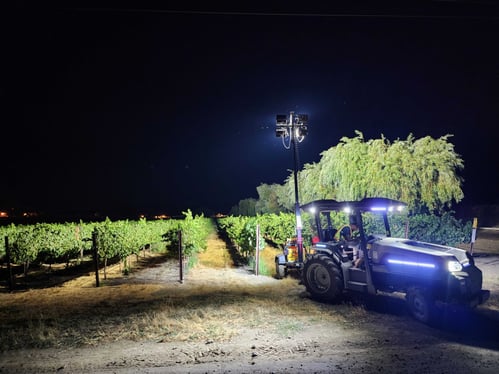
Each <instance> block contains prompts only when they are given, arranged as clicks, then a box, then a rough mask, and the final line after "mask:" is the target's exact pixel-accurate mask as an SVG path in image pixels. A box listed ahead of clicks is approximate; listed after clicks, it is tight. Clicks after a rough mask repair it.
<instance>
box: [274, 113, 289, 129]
mask: <svg viewBox="0 0 499 374" xmlns="http://www.w3.org/2000/svg"><path fill="white" fill-rule="evenodd" d="M287 123H288V116H287V115H285V114H278V115H277V116H276V124H277V126H279V125H286V124H287Z"/></svg>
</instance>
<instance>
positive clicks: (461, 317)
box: [0, 238, 499, 374]
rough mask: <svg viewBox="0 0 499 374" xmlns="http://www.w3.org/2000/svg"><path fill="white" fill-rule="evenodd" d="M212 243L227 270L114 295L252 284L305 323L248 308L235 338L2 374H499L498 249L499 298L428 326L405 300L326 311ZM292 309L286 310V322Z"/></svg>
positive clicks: (164, 344)
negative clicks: (275, 294) (283, 300)
mask: <svg viewBox="0 0 499 374" xmlns="http://www.w3.org/2000/svg"><path fill="white" fill-rule="evenodd" d="M495 243H497V241H496V242H495ZM209 245H210V246H211V247H212V248H216V250H217V251H220V253H221V255H222V256H224V258H227V260H226V261H225V265H224V266H223V267H218V268H214V267H210V266H203V265H200V266H197V267H195V268H193V269H191V270H190V271H189V273H188V274H187V275H186V277H185V280H184V282H183V283H180V282H179V278H178V274H179V273H178V267H177V266H175V263H174V262H171V261H166V262H161V261H158V262H156V263H154V264H153V265H151V266H148V267H146V268H143V269H140V270H136V271H134V272H133V273H132V274H131V275H129V276H128V277H116V278H115V279H114V280H110V281H108V282H107V283H106V285H105V286H104V287H105V288H107V289H109V290H113V289H115V290H116V292H118V291H117V290H118V288H119V287H120V285H123V284H128V285H136V286H137V287H139V286H144V287H145V285H148V286H151V285H156V287H157V290H156V293H155V294H156V296H157V297H161V295H170V296H171V295H173V294H175V295H177V294H179V293H182V292H188V291H189V290H191V291H192V290H195V289H202V288H206V287H211V288H212V289H213V290H215V291H214V292H216V294H217V295H218V296H219V295H220V294H221V295H226V296H225V297H226V298H227V299H229V300H230V298H236V297H237V298H238V299H240V298H244V297H245V294H244V292H243V294H242V295H236V294H234V293H233V292H232V291H230V290H232V289H233V287H234V285H242V286H244V285H250V286H251V287H252V288H251V290H254V291H245V292H247V294H248V300H250V302H251V303H255V299H254V296H255V295H261V297H262V298H263V297H264V296H265V293H266V292H267V290H272V289H278V288H280V287H282V288H283V289H285V292H286V293H287V295H288V297H289V300H290V302H291V303H297V304H301V305H302V306H303V307H304V308H303V309H302V311H303V315H302V314H300V315H298V314H297V316H296V321H295V322H293V319H291V320H290V319H289V318H284V317H283V318H281V315H280V314H279V308H280V306H279V305H277V307H276V309H275V310H276V311H274V309H272V315H269V313H267V312H268V311H266V310H265V309H270V305H271V304H265V303H262V304H261V305H260V304H259V305H257V306H256V307H255V305H253V306H251V308H250V305H248V309H247V310H251V315H247V314H245V310H240V313H238V314H234V313H233V314H231V315H228V316H227V320H226V321H225V322H226V325H225V327H224V328H225V329H227V330H230V331H233V333H231V334H225V335H223V338H221V339H217V338H208V339H207V338H205V337H201V338H199V339H188V340H184V339H173V340H168V339H159V340H151V339H143V340H138V341H130V340H119V341H106V340H105V339H103V340H102V341H101V342H99V343H98V344H86V345H83V346H77V347H74V346H60V347H56V348H47V349H32V348H22V349H15V350H6V351H4V352H2V353H0V373H118V374H125V373H330V372H335V373H378V372H382V373H386V372H389V373H392V372H393V373H494V374H495V373H497V370H498V368H499V296H498V295H499V256H498V255H497V254H494V253H493V252H494V251H492V250H491V251H490V252H489V253H486V254H481V255H479V256H477V257H476V263H477V266H478V267H479V268H480V269H482V271H483V274H484V288H488V289H490V290H491V293H492V296H491V300H490V301H489V302H488V303H486V304H484V305H482V306H479V307H478V308H477V309H475V310H473V311H464V310H454V311H447V312H446V314H445V318H444V319H443V321H442V322H441V323H439V324H438V325H435V326H427V325H423V324H421V323H419V322H416V321H415V320H413V319H412V318H411V317H410V316H409V315H408V313H407V311H406V308H405V304H404V300H403V298H402V297H397V296H394V295H377V296H376V297H374V298H371V299H364V298H351V299H349V300H347V301H345V302H344V303H342V304H340V305H331V304H322V303H316V302H313V301H311V300H310V299H309V298H308V295H307V293H306V291H305V288H304V287H303V286H302V285H301V284H300V283H299V281H298V279H294V278H291V279H286V280H277V279H274V278H273V277H268V276H261V275H259V276H255V275H254V274H253V273H252V272H251V269H249V268H247V267H241V266H233V265H232V263H231V261H230V260H228V257H226V251H227V248H226V247H225V245H224V243H223V242H222V241H221V240H219V239H217V238H212V240H211V242H210V244H209ZM494 245H495V244H492V246H494ZM496 248H497V247H496ZM491 252H492V253H491ZM496 253H497V252H496ZM93 282H94V279H93V278H92V275H91V274H89V275H88V276H87V277H80V278H78V279H74V280H72V281H71V282H67V283H66V284H65V285H64V287H71V288H73V289H75V290H79V291H78V292H79V293H78V292H77V293H75V297H83V296H84V294H85V293H86V292H87V291H88V292H89V290H90V287H92V284H93ZM144 289H145V288H144ZM37 291H38V290H37ZM40 292H41V291H40ZM60 292H63V291H62V290H60ZM224 292H225V293H224ZM269 292H270V291H269ZM78 295H80V296H78ZM158 295H159V296H158ZM0 296H2V297H4V298H3V299H2V298H0V301H2V300H4V301H6V300H8V299H7V298H6V296H5V295H0ZM218 296H217V297H218ZM250 296H251V297H250ZM109 297H110V298H112V293H110V294H109ZM130 297H132V295H131V296H130ZM133 297H134V298H137V297H138V296H137V295H134V296H133ZM143 297H146V296H145V295H143ZM134 300H135V299H134ZM25 301H26V302H28V300H27V299H25ZM227 301H228V300H227ZM206 302H209V297H208V300H206ZM270 302H271V301H270ZM242 305H244V304H242ZM40 307H41V306H40ZM61 307H62V306H61ZM124 307H127V305H125V306H124ZM242 308H244V307H242ZM289 308H290V307H289V306H286V305H283V306H282V309H283V312H282V315H283V316H284V314H285V311H286V310H288V309H289ZM285 309H286V310H285ZM0 310H1V304H0ZM214 313H215V312H214ZM260 313H261V316H262V320H261V321H260V323H254V324H249V325H248V324H246V323H242V322H241V321H243V320H244V318H247V319H248V320H250V319H251V320H252V321H258V314H260ZM307 313H309V315H310V316H311V317H310V318H307ZM255 315H256V316H255ZM280 321H284V322H285V323H282V324H280ZM2 323H3V321H2ZM227 336H230V337H229V338H227Z"/></svg>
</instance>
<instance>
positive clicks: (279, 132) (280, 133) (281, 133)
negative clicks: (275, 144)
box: [275, 125, 288, 138]
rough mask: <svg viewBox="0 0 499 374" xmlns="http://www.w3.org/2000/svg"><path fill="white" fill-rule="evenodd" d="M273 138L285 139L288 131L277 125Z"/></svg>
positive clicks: (284, 127)
mask: <svg viewBox="0 0 499 374" xmlns="http://www.w3.org/2000/svg"><path fill="white" fill-rule="evenodd" d="M275 136H276V137H278V138H280V137H283V136H284V137H285V136H288V129H287V127H286V126H279V125H277V127H276V129H275Z"/></svg>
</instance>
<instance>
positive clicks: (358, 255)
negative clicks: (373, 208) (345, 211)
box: [334, 215, 363, 268]
mask: <svg viewBox="0 0 499 374" xmlns="http://www.w3.org/2000/svg"><path fill="white" fill-rule="evenodd" d="M348 222H349V224H348V225H343V226H341V227H340V228H339V229H338V230H337V231H336V234H335V236H334V240H335V241H341V240H344V241H346V242H354V241H357V239H358V236H359V225H358V224H357V217H355V216H354V215H351V216H349V218H348ZM349 246H352V247H353V248H352V251H350V250H348V251H347V252H348V253H350V254H351V256H352V257H350V258H353V264H354V267H356V268H358V267H360V266H361V265H362V262H363V253H362V251H361V250H360V247H359V243H349Z"/></svg>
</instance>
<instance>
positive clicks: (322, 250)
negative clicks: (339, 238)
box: [314, 247, 341, 266]
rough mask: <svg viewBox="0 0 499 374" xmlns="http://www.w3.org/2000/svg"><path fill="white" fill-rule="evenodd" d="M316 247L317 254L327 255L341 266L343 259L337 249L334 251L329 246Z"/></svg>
mask: <svg viewBox="0 0 499 374" xmlns="http://www.w3.org/2000/svg"><path fill="white" fill-rule="evenodd" d="M314 249H315V253H316V254H323V255H326V256H328V257H329V258H331V259H332V260H333V261H334V262H335V263H336V265H338V266H341V259H340V257H339V256H338V254H337V253H336V252H335V251H332V250H331V249H329V248H320V247H319V248H317V247H315V248H314Z"/></svg>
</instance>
